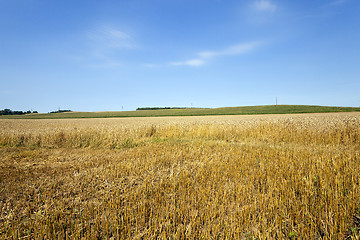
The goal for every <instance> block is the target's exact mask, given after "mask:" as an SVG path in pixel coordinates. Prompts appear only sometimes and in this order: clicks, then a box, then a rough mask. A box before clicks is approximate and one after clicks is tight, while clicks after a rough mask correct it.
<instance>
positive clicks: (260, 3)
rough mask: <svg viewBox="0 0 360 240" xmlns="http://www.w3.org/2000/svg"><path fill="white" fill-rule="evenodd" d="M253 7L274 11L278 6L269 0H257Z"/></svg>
mask: <svg viewBox="0 0 360 240" xmlns="http://www.w3.org/2000/svg"><path fill="white" fill-rule="evenodd" d="M253 7H254V9H255V10H256V11H258V12H274V11H276V9H277V6H276V5H275V4H274V3H272V2H271V1H269V0H256V1H255V2H254V4H253Z"/></svg>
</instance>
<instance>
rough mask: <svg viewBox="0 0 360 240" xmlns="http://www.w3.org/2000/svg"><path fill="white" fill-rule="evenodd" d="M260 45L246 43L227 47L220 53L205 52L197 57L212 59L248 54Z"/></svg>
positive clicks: (258, 43) (257, 43)
mask: <svg viewBox="0 0 360 240" xmlns="http://www.w3.org/2000/svg"><path fill="white" fill-rule="evenodd" d="M259 45H261V43H260V42H248V43H242V44H238V45H235V46H231V47H228V48H226V49H224V50H220V51H205V52H200V53H198V55H199V56H200V57H201V58H212V57H217V56H226V55H240V54H244V53H247V52H250V51H251V50H253V49H255V48H256V47H258V46H259Z"/></svg>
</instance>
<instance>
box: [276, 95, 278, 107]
mask: <svg viewBox="0 0 360 240" xmlns="http://www.w3.org/2000/svg"><path fill="white" fill-rule="evenodd" d="M277 103H278V101H277V96H276V106H277Z"/></svg>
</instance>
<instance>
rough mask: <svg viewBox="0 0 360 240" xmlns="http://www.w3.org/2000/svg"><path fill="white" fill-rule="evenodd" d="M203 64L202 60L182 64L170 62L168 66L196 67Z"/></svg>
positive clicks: (192, 60)
mask: <svg viewBox="0 0 360 240" xmlns="http://www.w3.org/2000/svg"><path fill="white" fill-rule="evenodd" d="M204 63H205V62H204V60H202V59H190V60H187V61H183V62H171V63H170V65H173V66H192V67H198V66H201V65H203V64H204Z"/></svg>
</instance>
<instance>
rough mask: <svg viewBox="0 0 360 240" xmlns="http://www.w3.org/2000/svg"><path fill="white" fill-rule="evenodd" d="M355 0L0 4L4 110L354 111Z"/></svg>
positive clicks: (358, 35) (357, 73)
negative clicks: (287, 107)
mask: <svg viewBox="0 0 360 240" xmlns="http://www.w3.org/2000/svg"><path fill="white" fill-rule="evenodd" d="M359 12H360V1H358V0H317V1H314V0H301V1H300V0H299V1H295V0H294V1H289V0H126V1H125V0H103V1H96V0H87V1H82V0H77V1H70V0H61V1H58V0H0V83H1V88H0V109H4V108H10V109H12V110H23V111H25V110H29V109H33V110H37V111H39V112H49V111H54V110H57V109H58V108H59V107H60V108H61V109H71V110H74V111H112V110H113V111H116V110H135V109H136V108H137V107H149V106H150V107H151V106H170V107H173V106H185V107H191V106H193V107H224V106H246V105H270V104H275V99H276V97H278V103H279V104H311V105H327V106H357V107H358V106H360V94H359V89H360V27H359V26H360V14H359Z"/></svg>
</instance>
